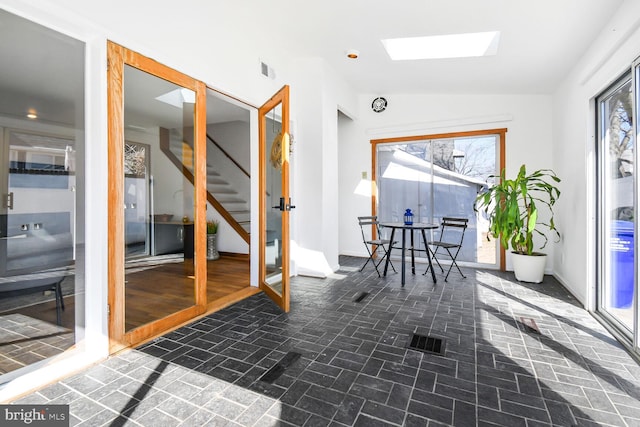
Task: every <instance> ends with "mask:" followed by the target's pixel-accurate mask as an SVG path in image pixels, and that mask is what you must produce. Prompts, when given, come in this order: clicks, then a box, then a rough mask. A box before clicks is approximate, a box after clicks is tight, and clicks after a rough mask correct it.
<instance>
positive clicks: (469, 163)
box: [376, 135, 499, 265]
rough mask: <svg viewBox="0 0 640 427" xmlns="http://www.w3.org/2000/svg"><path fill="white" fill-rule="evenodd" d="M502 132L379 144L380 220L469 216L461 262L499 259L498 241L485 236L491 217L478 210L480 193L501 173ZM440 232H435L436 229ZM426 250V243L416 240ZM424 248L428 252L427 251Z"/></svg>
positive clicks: (491, 261) (433, 221)
mask: <svg viewBox="0 0 640 427" xmlns="http://www.w3.org/2000/svg"><path fill="white" fill-rule="evenodd" d="M498 149H499V136H498V135H481V136H474V137H458V138H442V139H425V140H424V141H411V142H402V143H394V144H378V145H377V149H376V163H377V171H376V184H377V186H378V209H377V212H378V217H379V220H380V221H388V222H402V221H403V216H404V212H405V210H406V209H411V211H412V212H413V213H414V221H418V222H426V223H436V224H439V223H440V222H441V220H442V218H443V217H445V216H449V217H460V218H468V219H469V229H468V230H467V232H466V233H465V238H464V242H463V247H462V249H461V251H460V254H459V255H458V258H457V259H458V260H459V261H466V262H469V263H473V264H478V265H481V264H490V265H495V264H496V263H497V259H498V257H497V253H498V244H497V243H498V242H497V241H496V240H494V239H491V241H488V240H487V233H488V225H489V224H488V221H487V219H486V218H484V217H482V216H481V214H479V213H476V212H475V211H474V208H473V207H474V203H475V199H476V196H477V194H478V192H480V191H481V190H482V188H483V187H485V186H486V185H490V184H491V182H490V180H491V179H492V178H490V176H491V175H497V174H498V162H497V161H496V159H497V153H498ZM435 233H437V232H435ZM418 247H419V249H421V250H423V251H424V249H425V248H424V244H423V243H422V242H419V243H418ZM423 253H424V252H423Z"/></svg>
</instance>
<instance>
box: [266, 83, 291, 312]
mask: <svg viewBox="0 0 640 427" xmlns="http://www.w3.org/2000/svg"><path fill="white" fill-rule="evenodd" d="M258 120H259V125H258V126H259V133H260V137H259V152H260V154H259V156H260V162H259V168H260V169H259V172H260V185H259V194H260V216H259V218H260V226H259V229H260V239H259V241H260V245H259V246H260V251H259V259H260V261H259V262H260V268H259V282H260V289H262V290H263V291H264V292H265V293H266V294H267V295H269V297H271V299H273V300H274V301H275V302H276V304H278V305H279V306H280V308H282V310H284V311H285V312H288V311H289V243H290V239H289V212H290V211H291V209H292V208H294V207H295V206H292V204H291V197H290V195H289V86H284V87H283V88H282V89H280V91H279V92H278V93H276V94H275V95H274V96H273V97H271V99H269V100H268V101H267V102H266V103H265V104H264V105H263V106H262V107H260V109H259V110H258Z"/></svg>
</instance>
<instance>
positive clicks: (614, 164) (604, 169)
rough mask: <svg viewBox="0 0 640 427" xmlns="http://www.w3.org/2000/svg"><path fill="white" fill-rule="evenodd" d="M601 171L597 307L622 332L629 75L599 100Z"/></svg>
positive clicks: (631, 174)
mask: <svg viewBox="0 0 640 427" xmlns="http://www.w3.org/2000/svg"><path fill="white" fill-rule="evenodd" d="M598 105H599V110H600V111H599V117H600V141H601V142H600V145H599V150H598V152H599V159H600V170H601V174H600V175H601V183H600V185H601V188H602V192H601V193H602V199H601V222H602V224H601V238H602V241H603V242H604V245H601V251H602V253H601V257H600V258H601V260H600V263H601V265H602V272H603V280H602V281H601V283H602V285H601V289H600V293H599V304H600V306H599V308H600V310H602V311H604V312H606V313H607V314H608V315H609V316H610V317H612V318H613V321H614V322H616V323H617V324H618V325H619V326H622V327H623V329H626V330H628V331H631V330H632V327H633V299H634V294H635V292H636V284H635V280H634V263H635V253H634V252H635V251H634V227H635V207H634V206H635V204H634V181H635V166H634V158H635V140H634V137H633V123H632V117H633V115H632V109H633V108H632V106H633V92H632V81H631V76H628V78H627V79H626V80H625V81H623V82H622V83H620V84H619V85H617V86H616V87H615V88H614V89H612V90H611V91H610V92H609V93H607V94H606V95H604V96H603V97H602V98H601V99H600V100H599V103H598Z"/></svg>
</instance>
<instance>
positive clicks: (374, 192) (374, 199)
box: [369, 128, 507, 271]
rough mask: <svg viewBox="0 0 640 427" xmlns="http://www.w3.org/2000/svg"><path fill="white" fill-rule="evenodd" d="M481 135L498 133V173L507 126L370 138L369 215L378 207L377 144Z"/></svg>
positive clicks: (503, 263)
mask: <svg viewBox="0 0 640 427" xmlns="http://www.w3.org/2000/svg"><path fill="white" fill-rule="evenodd" d="M483 135H498V140H499V141H498V144H499V147H498V150H499V152H498V162H499V165H498V170H497V173H498V174H499V173H500V171H501V170H502V169H504V167H505V159H506V154H505V150H506V141H507V128H498V129H484V130H472V131H467V132H451V133H438V134H431V135H414V136H399V137H393V138H381V139H372V140H370V141H369V142H370V143H371V215H376V214H377V209H378V186H377V183H376V179H377V175H376V163H377V162H378V159H377V152H378V151H377V150H378V144H389V143H396V144H397V143H402V142H414V141H424V140H428V139H451V138H465V137H471V136H483ZM373 233H374V234H373V235H374V236H375V230H373ZM498 256H499V258H500V259H499V265H500V270H501V271H505V270H506V256H505V250H504V248H503V247H502V246H500V250H499V254H498Z"/></svg>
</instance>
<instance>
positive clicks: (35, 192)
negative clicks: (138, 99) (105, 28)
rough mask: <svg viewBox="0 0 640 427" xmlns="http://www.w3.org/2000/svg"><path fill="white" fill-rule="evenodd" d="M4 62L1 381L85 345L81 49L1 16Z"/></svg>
mask: <svg viewBox="0 0 640 427" xmlns="http://www.w3.org/2000/svg"><path fill="white" fill-rule="evenodd" d="M0 55H1V56H2V58H5V60H4V61H1V62H0V187H1V188H0V192H1V195H0V197H1V198H2V203H0V374H8V373H9V372H12V371H16V370H18V369H20V368H24V367H27V366H29V365H31V364H33V363H36V362H40V361H42V360H44V359H46V358H49V357H51V356H55V355H57V354H60V353H62V352H64V351H65V350H67V349H70V348H72V346H74V345H75V344H76V343H77V342H79V341H80V340H81V339H82V338H83V336H82V333H83V332H82V331H83V330H84V298H83V296H84V281H83V279H84V274H83V271H84V265H83V261H82V260H83V259H84V257H83V248H84V245H83V244H84V190H85V186H84V152H85V151H84V43H82V42H79V41H77V40H74V39H72V38H70V37H67V36H65V35H63V34H60V33H57V32H55V31H51V30H49V29H47V28H45V27H42V26H40V25H37V24H34V23H32V22H29V21H27V20H25V19H22V18H19V17H17V16H15V15H12V14H10V13H7V12H5V11H2V10H0ZM43 64H46V66H43Z"/></svg>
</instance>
